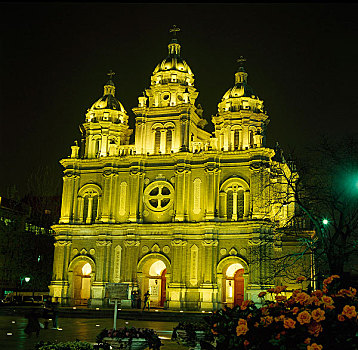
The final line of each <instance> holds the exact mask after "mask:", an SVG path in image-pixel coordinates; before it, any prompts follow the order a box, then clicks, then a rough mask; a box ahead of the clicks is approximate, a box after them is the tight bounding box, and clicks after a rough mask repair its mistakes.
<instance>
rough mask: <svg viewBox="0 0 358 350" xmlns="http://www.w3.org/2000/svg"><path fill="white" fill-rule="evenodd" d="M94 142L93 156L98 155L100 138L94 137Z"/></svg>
mask: <svg viewBox="0 0 358 350" xmlns="http://www.w3.org/2000/svg"><path fill="white" fill-rule="evenodd" d="M94 142H95V143H94V154H95V157H98V156H99V149H100V143H101V140H100V139H99V138H97V139H95V141H94Z"/></svg>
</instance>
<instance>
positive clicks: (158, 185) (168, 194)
mask: <svg viewBox="0 0 358 350" xmlns="http://www.w3.org/2000/svg"><path fill="white" fill-rule="evenodd" d="M173 196H174V188H173V186H172V185H171V184H170V183H168V182H164V181H160V182H159V181H156V182H153V183H151V184H150V185H149V186H148V187H147V188H146V189H145V191H144V201H145V204H146V205H147V206H148V207H149V208H150V209H151V210H155V211H163V210H166V209H168V208H169V207H170V205H171V204H172V200H173Z"/></svg>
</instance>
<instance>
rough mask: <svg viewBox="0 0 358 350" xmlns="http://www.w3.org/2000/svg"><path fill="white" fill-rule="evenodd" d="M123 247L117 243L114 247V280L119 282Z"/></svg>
mask: <svg viewBox="0 0 358 350" xmlns="http://www.w3.org/2000/svg"><path fill="white" fill-rule="evenodd" d="M121 260H122V247H121V246H120V245H117V246H116V248H115V249H114V271H113V282H114V283H118V282H119V281H120V279H121Z"/></svg>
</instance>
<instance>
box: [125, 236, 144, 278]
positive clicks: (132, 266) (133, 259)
mask: <svg viewBox="0 0 358 350" xmlns="http://www.w3.org/2000/svg"><path fill="white" fill-rule="evenodd" d="M139 245H140V242H139V241H137V240H134V239H126V240H125V241H124V258H125V265H124V266H123V267H124V268H123V275H122V276H123V279H122V281H124V282H134V280H135V279H136V274H137V256H138V247H139Z"/></svg>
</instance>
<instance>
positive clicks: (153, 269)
mask: <svg viewBox="0 0 358 350" xmlns="http://www.w3.org/2000/svg"><path fill="white" fill-rule="evenodd" d="M166 272H167V268H166V266H165V264H164V262H163V261H162V260H156V261H154V262H153V263H152V264H151V265H150V266H149V271H148V276H147V277H148V290H149V293H150V303H151V305H152V306H157V307H163V306H164V301H165V298H166V278H165V274H166Z"/></svg>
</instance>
